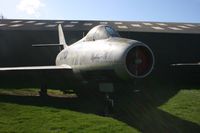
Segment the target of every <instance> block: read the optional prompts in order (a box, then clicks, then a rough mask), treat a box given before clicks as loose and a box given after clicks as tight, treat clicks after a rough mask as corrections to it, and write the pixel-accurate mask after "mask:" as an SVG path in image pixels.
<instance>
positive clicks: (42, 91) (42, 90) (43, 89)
mask: <svg viewBox="0 0 200 133" xmlns="http://www.w3.org/2000/svg"><path fill="white" fill-rule="evenodd" d="M39 95H40V96H41V97H47V96H48V94H47V86H46V85H45V84H42V85H41V88H40V91H39Z"/></svg>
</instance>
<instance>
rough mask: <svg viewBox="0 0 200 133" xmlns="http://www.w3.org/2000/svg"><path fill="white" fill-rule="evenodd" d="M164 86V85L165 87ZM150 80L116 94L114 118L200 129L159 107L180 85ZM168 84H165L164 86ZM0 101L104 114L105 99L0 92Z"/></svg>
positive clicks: (150, 127)
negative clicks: (137, 90)
mask: <svg viewBox="0 0 200 133" xmlns="http://www.w3.org/2000/svg"><path fill="white" fill-rule="evenodd" d="M161 86H162V89H161ZM161 86H159V85H156V86H153V85H152V84H148V83H146V84H145V86H143V87H142V88H141V91H139V92H133V91H131V92H127V93H124V94H121V95H120V96H116V97H115V110H114V114H113V116H112V117H113V118H114V119H117V120H120V121H123V122H125V123H127V124H128V125H130V126H132V127H134V128H136V129H138V130H140V131H142V132H144V133H155V132H162V133H163V132H166V133H169V132H170V133H191V132H193V133H195V132H197V133H199V131H200V126H199V125H198V124H196V123H193V122H190V121H187V120H183V119H181V118H179V117H176V116H174V115H172V114H170V113H167V112H165V111H163V110H161V109H159V108H158V106H159V105H162V104H163V103H165V102H166V101H168V100H169V99H170V98H171V97H173V96H174V95H175V94H177V92H178V91H179V88H180V86H179V87H178V86H176V87H175V86H174V87H173V86H172V85H169V84H162V85H161ZM163 86H164V87H163ZM0 102H8V103H16V104H22V105H33V106H48V107H53V108H60V109H69V110H73V111H78V112H83V113H93V114H100V112H99V110H101V109H102V108H103V103H102V99H101V98H98V97H96V96H93V94H90V96H88V97H84V98H81V97H80V98H66V97H52V96H49V97H46V98H41V97H39V96H16V95H5V94H0Z"/></svg>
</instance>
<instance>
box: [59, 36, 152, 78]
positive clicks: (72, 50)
mask: <svg viewBox="0 0 200 133" xmlns="http://www.w3.org/2000/svg"><path fill="white" fill-rule="evenodd" d="M137 47H143V48H144V49H146V50H148V51H149V53H150V54H151V63H152V64H150V65H151V66H150V67H149V68H147V69H148V72H146V73H144V74H142V75H139V74H136V73H133V72H131V71H130V70H129V68H128V66H127V55H128V53H129V52H130V51H131V50H132V49H136V48H137ZM133 58H135V57H133ZM134 60H136V59H132V63H134ZM153 64H154V59H153V53H152V51H151V50H150V48H149V47H148V46H146V45H145V44H143V43H141V42H138V41H135V40H130V39H125V38H120V37H109V38H108V39H102V40H95V41H86V40H85V39H84V38H83V39H82V40H80V41H78V42H77V43H74V44H72V45H70V46H69V47H67V48H65V49H63V50H62V51H61V52H60V53H59V54H58V56H57V58H56V65H58V66H59V65H69V66H71V67H72V68H73V69H74V70H75V72H77V73H79V74H81V75H82V76H84V75H90V73H96V74H95V76H94V77H95V79H96V80H110V78H112V77H115V78H116V79H123V80H129V79H133V78H142V77H145V76H147V75H148V74H149V73H150V72H151V70H152V68H153ZM135 65H137V64H135ZM136 71H137V70H136ZM108 73H110V74H109V75H107V74H108ZM93 75H94V74H93ZM102 75H104V76H105V77H103V78H102ZM111 75H112V76H111ZM98 76H99V79H98ZM109 76H110V77H109ZM86 77H88V76H86ZM94 77H89V78H93V79H94ZM84 78H85V77H84ZM89 80H90V79H89Z"/></svg>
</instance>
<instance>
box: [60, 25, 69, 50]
mask: <svg viewBox="0 0 200 133" xmlns="http://www.w3.org/2000/svg"><path fill="white" fill-rule="evenodd" d="M58 36H59V44H61V45H63V48H65V47H66V46H67V44H66V41H65V36H64V33H63V29H62V26H61V24H59V25H58Z"/></svg>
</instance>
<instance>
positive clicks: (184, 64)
mask: <svg viewBox="0 0 200 133" xmlns="http://www.w3.org/2000/svg"><path fill="white" fill-rule="evenodd" d="M171 66H200V62H198V63H177V64H171Z"/></svg>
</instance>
